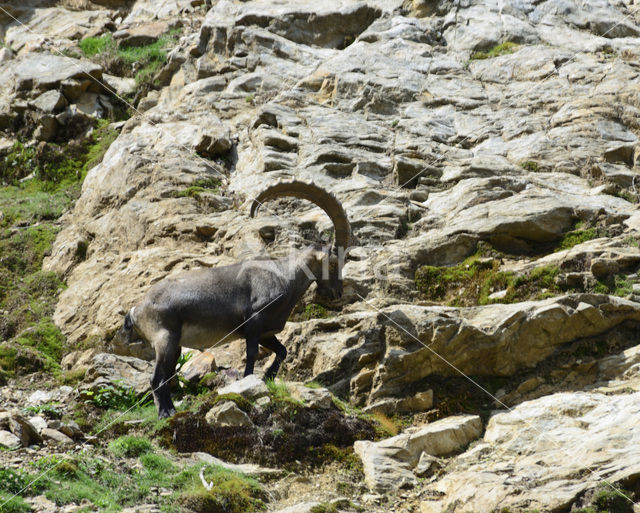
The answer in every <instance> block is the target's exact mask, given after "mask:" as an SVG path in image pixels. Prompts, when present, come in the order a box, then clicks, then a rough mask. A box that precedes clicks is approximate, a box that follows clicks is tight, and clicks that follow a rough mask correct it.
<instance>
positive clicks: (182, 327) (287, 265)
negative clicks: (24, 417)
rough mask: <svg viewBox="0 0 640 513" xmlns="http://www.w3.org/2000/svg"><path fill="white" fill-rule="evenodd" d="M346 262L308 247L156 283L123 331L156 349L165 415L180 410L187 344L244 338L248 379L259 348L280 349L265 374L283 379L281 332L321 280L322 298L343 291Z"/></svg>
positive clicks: (157, 394) (158, 397) (159, 401)
mask: <svg viewBox="0 0 640 513" xmlns="http://www.w3.org/2000/svg"><path fill="white" fill-rule="evenodd" d="M338 264H339V263H338V262H337V257H336V256H335V255H334V251H332V250H331V249H321V248H317V247H308V248H306V249H304V250H302V251H299V252H296V253H295V254H294V256H293V257H292V258H287V259H280V260H267V259H256V260H247V261H244V262H240V263H238V264H233V265H229V266H224V267H216V268H207V269H201V270H194V271H190V272H187V273H183V274H180V275H177V276H175V277H171V278H167V279H165V280H162V281H160V282H159V283H157V284H156V285H154V286H153V287H152V288H151V289H150V290H149V291H148V292H147V294H146V295H145V296H144V298H143V299H142V300H141V301H140V302H139V303H138V304H137V305H136V306H135V308H133V309H131V311H130V312H129V313H128V314H127V315H126V316H125V320H124V326H123V328H122V330H121V336H122V337H123V338H127V339H128V340H132V339H133V338H135V337H136V336H139V337H141V338H143V339H144V340H146V341H147V342H149V343H150V344H151V345H152V346H153V347H154V349H155V351H156V365H155V369H154V373H153V378H152V380H151V385H152V387H153V391H154V392H153V395H154V401H155V403H156V406H157V408H158V415H159V417H160V418H162V417H167V416H170V415H172V414H174V413H175V409H174V407H173V403H172V401H171V396H170V393H169V387H168V381H169V380H170V379H171V377H172V376H173V374H174V372H175V368H176V363H177V361H178V357H179V355H180V346H183V347H189V348H195V349H200V350H204V349H207V348H209V347H211V346H213V345H216V344H218V343H221V342H224V343H227V342H230V341H232V340H235V339H238V338H244V339H245V340H246V344H247V362H246V367H245V371H244V374H245V376H247V375H249V374H252V373H253V368H254V363H255V359H256V356H257V353H258V345H263V346H264V347H266V348H268V349H270V350H271V351H273V352H275V353H276V359H275V361H274V363H273V365H272V366H271V367H270V368H269V369H268V370H267V373H266V375H265V377H266V378H273V377H275V375H276V373H277V372H278V369H279V368H280V364H281V363H282V361H283V360H284V358H285V357H286V354H287V351H286V349H285V348H284V346H283V345H282V344H281V343H280V342H279V341H278V339H277V338H276V337H275V335H276V334H277V333H278V332H280V331H281V330H282V329H283V328H284V325H285V323H286V322H287V319H288V318H289V315H290V313H291V311H292V310H293V308H294V306H295V305H296V303H298V301H299V300H300V299H301V297H302V296H303V294H304V293H305V291H306V290H307V289H308V288H309V286H310V285H311V283H313V282H314V281H315V282H317V284H318V294H319V295H321V296H324V297H327V298H331V299H336V298H338V297H340V296H341V295H342V281H341V276H340V271H341V266H340V265H338Z"/></svg>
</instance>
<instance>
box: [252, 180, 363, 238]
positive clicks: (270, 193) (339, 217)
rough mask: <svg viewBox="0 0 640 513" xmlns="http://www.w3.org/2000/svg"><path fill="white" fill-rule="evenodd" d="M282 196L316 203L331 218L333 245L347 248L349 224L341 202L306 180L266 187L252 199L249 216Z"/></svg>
mask: <svg viewBox="0 0 640 513" xmlns="http://www.w3.org/2000/svg"><path fill="white" fill-rule="evenodd" d="M283 196H293V197H294V198H300V199H305V200H307V201H310V202H312V203H315V204H316V205H318V206H319V207H320V208H321V209H322V210H324V211H325V212H326V214H327V215H328V216H329V217H330V218H331V221H332V222H333V227H334V229H335V232H336V235H335V245H336V246H337V247H342V248H345V249H346V248H348V247H349V245H350V244H351V243H352V239H351V225H350V224H349V219H348V218H347V214H346V212H345V211H344V208H342V204H341V203H340V202H339V201H338V199H337V198H336V197H335V196H334V195H333V194H331V193H330V192H327V191H325V190H324V189H322V188H321V187H318V186H317V185H314V184H312V183H307V182H299V181H295V180H294V181H292V182H278V183H276V184H275V185H272V186H270V187H267V188H266V189H265V190H264V191H262V192H261V193H260V194H258V196H257V197H256V198H255V199H254V200H253V203H252V204H251V217H254V216H255V215H256V214H257V212H258V210H259V208H260V206H261V205H262V204H263V203H264V202H265V201H268V200H271V199H275V198H281V197H283Z"/></svg>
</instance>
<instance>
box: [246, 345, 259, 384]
mask: <svg viewBox="0 0 640 513" xmlns="http://www.w3.org/2000/svg"><path fill="white" fill-rule="evenodd" d="M246 340H247V364H246V366H245V368H244V375H245V377H247V376H249V375H251V374H253V367H254V366H255V363H256V358H257V357H258V337H256V336H247V338H246Z"/></svg>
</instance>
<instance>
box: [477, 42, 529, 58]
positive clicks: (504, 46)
mask: <svg viewBox="0 0 640 513" xmlns="http://www.w3.org/2000/svg"><path fill="white" fill-rule="evenodd" d="M519 46H520V45H518V44H516V43H512V42H510V41H507V42H505V43H500V44H499V45H495V46H494V47H492V48H490V49H489V50H487V51H486V52H474V53H473V54H472V55H471V60H479V59H493V58H494V57H499V56H500V55H507V54H510V53H513V52H515V51H516V50H517V49H518V47H519Z"/></svg>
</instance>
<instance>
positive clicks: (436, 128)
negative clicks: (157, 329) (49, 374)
mask: <svg viewBox="0 0 640 513" xmlns="http://www.w3.org/2000/svg"><path fill="white" fill-rule="evenodd" d="M104 4H107V5H104ZM0 5H1V6H2V7H3V9H6V11H5V14H4V17H3V18H1V21H2V23H3V24H4V25H3V28H2V31H0V34H2V35H3V37H4V43H5V45H6V46H7V47H8V48H9V49H7V48H5V49H3V50H1V52H2V54H1V55H0V61H2V68H3V73H2V77H0V99H1V100H2V101H1V103H0V105H2V110H1V111H0V128H2V129H4V134H5V135H4V138H2V139H0V148H2V147H3V145H4V147H5V148H6V147H9V146H10V145H11V143H12V140H13V138H14V137H16V136H17V135H16V134H18V135H20V134H28V135H29V136H30V137H31V136H33V137H35V138H36V139H39V140H44V141H54V142H56V141H62V142H64V141H67V140H69V138H72V137H74V136H75V134H74V130H76V129H82V128H83V127H84V126H85V125H86V119H87V118H89V119H90V118H95V117H104V116H108V113H109V112H113V111H115V110H116V108H117V104H118V100H117V99H116V98H115V97H114V95H113V91H114V90H115V91H116V92H118V93H119V95H120V96H122V97H124V98H125V99H129V100H131V101H135V102H136V108H137V112H135V113H134V115H133V116H132V117H131V118H130V119H129V120H128V121H126V123H124V125H123V126H121V124H118V125H117V126H118V129H119V130H120V135H119V136H118V138H117V139H116V140H115V142H114V143H113V144H112V145H111V146H110V148H109V150H108V151H107V153H106V155H105V156H104V159H103V160H102V162H101V163H100V164H99V165H97V166H95V167H94V168H92V169H91V170H90V171H89V173H88V175H87V177H86V179H85V181H84V184H83V190H82V195H81V196H80V198H79V200H78V201H77V203H76V205H75V208H74V209H73V210H72V211H70V212H69V213H68V214H67V215H66V217H65V218H64V222H65V228H64V230H63V231H62V232H61V233H60V234H59V236H58V238H57V240H56V242H55V244H54V247H53V250H52V252H51V255H50V256H49V257H48V258H47V259H46V261H45V269H46V270H50V271H55V272H56V273H59V274H60V275H61V276H62V277H64V280H65V281H66V283H67V285H68V287H67V288H66V290H64V291H63V292H62V293H61V296H60V299H59V302H58V304H57V308H56V312H55V316H54V319H55V322H56V324H57V325H58V326H59V327H60V328H61V329H62V331H63V333H64V334H65V335H66V337H67V340H68V343H69V348H75V347H84V346H88V345H93V344H98V345H103V344H105V343H109V342H111V339H112V337H113V334H114V332H115V330H116V329H117V328H118V327H119V325H120V323H121V322H122V316H123V314H124V313H125V312H126V311H127V310H128V309H129V308H130V307H131V306H132V305H133V304H134V303H135V301H136V300H137V299H138V298H140V297H141V296H142V295H143V294H144V292H145V291H146V290H147V289H148V287H149V286H150V285H151V284H152V283H154V282H156V281H158V280H159V279H161V278H163V277H165V276H168V275H171V274H174V273H178V272H181V271H183V270H185V269H192V268H196V267H201V266H217V265H223V264H225V263H229V262H232V261H235V260H238V259H241V258H245V257H247V256H254V255H256V254H263V253H268V254H270V255H282V254H285V253H286V251H287V249H288V248H289V247H290V246H291V245H295V246H300V245H303V244H304V243H305V242H306V241H322V240H328V237H329V234H328V232H327V230H328V228H330V223H329V220H328V219H327V218H326V217H325V216H324V214H323V213H322V212H321V211H320V210H319V209H317V208H311V207H310V206H309V205H308V204H306V203H304V202H298V201H295V202H294V201H289V202H275V203H273V204H270V205H268V207H269V208H268V210H267V209H263V210H264V211H263V212H262V213H261V215H260V216H259V217H258V218H256V219H251V218H250V217H249V215H248V208H247V203H248V202H250V200H251V199H252V198H253V197H254V196H255V195H256V194H257V193H258V192H259V191H260V189H261V188H263V187H264V186H265V185H268V184H271V183H273V182H275V181H277V180H279V179H282V178H289V177H296V178H300V179H306V180H312V181H314V182H315V183H317V184H319V185H321V186H323V187H326V188H327V189H329V190H331V191H332V192H333V193H334V194H336V196H337V197H338V198H339V199H340V200H341V201H342V202H343V204H344V206H345V209H346V211H347V213H348V215H349V218H350V220H351V222H352V225H353V229H354V233H355V236H356V238H357V241H358V246H357V247H356V248H354V249H353V251H352V252H351V256H350V260H349V262H348V263H347V265H346V267H345V272H344V275H345V288H346V291H345V292H346V294H345V295H346V301H345V302H344V304H342V305H325V306H326V307H327V308H328V309H326V310H325V309H321V310H319V311H320V313H321V314H322V315H319V317H324V318H318V319H311V320H303V321H300V322H292V323H290V324H289V325H288V326H287V328H286V330H285V332H284V333H283V334H282V341H283V343H285V345H287V347H288V348H289V349H290V353H289V354H290V358H289V361H288V362H286V365H285V366H284V368H283V371H284V372H285V373H286V374H287V375H288V376H290V377H295V378H296V379H298V380H309V381H310V380H317V381H320V382H321V383H323V384H325V385H327V386H328V387H329V389H330V390H331V391H332V392H334V393H336V394H339V395H340V396H342V397H344V398H348V399H349V400H350V401H351V402H352V403H354V404H356V405H358V406H360V407H362V408H364V409H365V410H367V411H382V412H384V413H386V414H388V415H393V414H407V415H411V414H415V416H414V417H413V423H414V424H416V425H418V424H419V423H420V422H426V421H428V420H435V419H438V418H441V417H446V416H447V415H449V414H457V413H463V412H464V413H470V414H479V415H480V419H481V421H482V422H483V423H484V424H483V425H484V426H485V427H486V431H485V434H484V438H483V440H482V441H481V442H480V443H479V444H478V445H476V446H474V447H473V448H472V449H471V450H470V451H467V452H465V453H464V454H462V455H460V456H458V457H456V458H455V459H453V460H451V461H450V462H449V463H448V464H447V466H446V467H444V469H439V470H437V471H436V470H434V469H435V468H436V467H437V466H438V465H436V466H434V467H433V469H432V470H430V471H429V470H428V469H429V465H427V464H426V463H424V464H423V465H422V466H420V463H419V461H421V454H422V453H424V454H425V455H427V456H429V455H430V456H431V457H434V458H436V457H437V458H440V457H442V456H443V455H444V456H447V457H448V456H450V455H451V454H450V453H452V452H455V451H454V450H451V451H449V452H446V451H445V453H437V454H429V451H428V450H426V449H424V448H422V449H420V450H418V449H415V448H414V452H415V451H418V452H417V453H415V454H412V456H411V458H409V461H410V462H411V464H409V463H407V461H408V460H407V456H406V454H405V453H402V451H401V450H399V451H400V453H402V454H401V455H400V456H398V455H397V454H388V453H389V451H388V450H386V449H385V451H386V453H385V456H384V458H385V459H384V462H383V465H387V466H386V467H383V468H387V469H392V468H394V465H395V464H401V465H402V466H403V468H402V472H401V473H402V475H403V476H404V478H398V483H397V484H398V485H399V484H401V483H405V484H406V483H411V484H412V485H414V486H417V487H418V488H417V489H418V491H419V493H420V494H422V495H421V496H423V498H424V497H426V498H424V500H422V502H420V501H417V502H415V501H414V502H411V501H404V502H403V501H400V502H399V503H398V507H399V508H401V509H402V508H407V509H410V508H422V511H445V510H446V511H452V512H453V511H455V512H458V511H460V512H462V511H472V510H473V511H491V510H494V509H498V508H500V507H503V506H505V507H510V508H512V509H513V510H526V509H531V510H535V509H538V510H541V511H546V510H549V511H566V510H568V509H570V508H571V507H572V506H575V507H576V508H578V507H580V506H583V505H586V504H587V503H588V499H589V497H591V496H592V495H593V493H594V492H593V491H594V490H595V489H596V488H597V487H598V486H600V485H602V483H603V480H606V482H607V483H609V482H610V483H612V484H616V486H624V487H625V490H626V491H627V492H626V493H627V494H629V495H630V494H631V493H632V492H633V491H634V487H636V486H637V477H638V476H640V471H639V470H638V468H637V463H636V460H637V454H635V452H634V451H636V446H637V443H634V441H636V442H637V434H636V433H634V432H633V428H632V426H634V425H635V423H637V418H638V417H637V415H638V411H637V410H638V404H640V403H639V402H638V401H640V399H639V396H638V386H637V381H636V379H635V373H634V372H635V371H633V370H632V369H635V367H634V365H636V363H635V360H634V358H636V357H635V356H634V355H635V353H634V352H633V351H634V348H635V346H637V344H638V321H639V320H640V303H638V302H636V296H635V295H634V292H636V291H638V290H639V289H640V278H638V275H637V270H638V267H639V266H640V249H639V241H640V215H639V214H638V211H637V202H638V198H639V195H638V190H637V180H636V174H637V158H636V153H635V152H636V149H637V145H638V139H637V137H638V133H639V130H640V126H639V125H638V121H637V119H638V113H639V110H638V109H639V106H640V104H639V98H640V96H639V93H640V87H639V76H640V64H639V57H640V25H639V24H638V16H639V15H638V14H636V12H637V8H636V6H635V5H633V4H632V3H629V2H625V1H621V2H600V1H586V2H581V3H578V2H571V1H569V2H560V1H556V0H546V1H542V2H528V1H518V2H515V1H513V2H510V1H508V2H500V3H492V2H486V1H483V0H478V1H472V2H466V3H457V4H456V3H453V2H448V1H444V0H443V1H440V2H431V1H429V2H427V1H421V0H414V1H413V2H410V1H408V0H407V1H404V2H402V1H401V0H397V1H394V2H382V1H375V0H365V1H361V2H355V1H348V0H330V1H327V2H324V3H323V4H322V6H321V7H318V5H316V4H314V3H311V2H308V1H306V0H298V1H295V2H265V1H258V0H251V1H246V2H240V1H231V0H229V1H227V0H219V1H216V2H212V3H208V2H205V3H200V2H192V1H189V2H187V1H184V2H183V1H163V2H150V1H145V0H138V1H136V2H133V3H128V2H113V3H110V2H97V3H96V4H88V3H87V4H86V5H85V4H83V5H81V6H80V4H79V3H78V4H77V5H73V3H71V2H68V3H60V4H56V3H55V2H51V5H50V6H48V7H40V6H39V7H30V6H29V4H28V3H27V4H25V5H24V6H22V7H20V8H17V7H15V6H13V7H8V6H6V5H5V4H0ZM79 6H80V7H82V8H81V9H78V7H79ZM10 14H11V15H12V16H16V17H18V18H19V20H20V22H21V23H24V24H25V25H21V23H17V22H15V21H13V20H12V19H11V18H10V16H9V15H10ZM51 20H57V21H56V22H55V23H54V22H51ZM171 31H177V32H176V33H175V39H174V42H173V44H174V48H173V49H171V51H170V52H169V54H168V58H167V59H166V62H165V63H163V67H162V68H161V69H158V70H156V75H155V78H154V80H155V83H154V84H155V85H154V86H153V87H145V88H141V89H139V90H138V91H137V92H136V90H135V84H132V83H131V81H130V80H129V81H127V80H126V79H127V78H129V79H131V78H133V76H134V74H135V73H133V72H131V71H130V70H127V73H123V72H121V73H120V75H123V76H124V75H127V76H125V77H124V79H123V78H122V76H121V77H117V76H113V75H112V74H111V73H109V71H111V72H115V71H116V70H114V69H107V68H108V66H109V63H108V62H107V61H106V60H105V61H104V62H100V59H97V58H94V59H93V61H89V60H87V59H86V58H82V59H80V58H75V57H72V58H69V57H66V56H63V55H60V54H58V53H56V51H63V50H64V52H66V54H67V55H72V56H74V55H75V56H76V57H79V56H80V53H79V50H78V44H79V43H78V41H80V40H81V38H86V37H98V36H102V35H103V34H107V33H109V34H112V37H113V39H114V40H116V41H128V42H129V43H131V42H135V41H142V43H137V42H136V43H135V44H148V43H150V42H152V41H156V40H158V38H159V37H160V35H161V34H165V33H170V32H171ZM136 38H137V39H136ZM145 38H146V39H145ZM120 44H123V43H120ZM132 69H135V66H134V68H132ZM120 71H122V70H120ZM105 84H106V85H105ZM83 123H85V124H83ZM21 131H22V132H21ZM6 141H8V142H6ZM620 296H621V297H620ZM314 300H315V299H314V297H313V292H310V293H309V294H308V295H307V297H306V300H305V304H306V305H311V304H312V303H313V302H314ZM300 309H301V311H305V305H301V307H300ZM317 311H318V310H316V312H317ZM303 313H304V312H303ZM301 318H304V315H302V316H299V317H298V319H301ZM625 351H626V352H625ZM629 351H631V353H629ZM214 353H215V356H216V361H217V363H218V364H220V365H225V366H231V367H240V366H241V358H242V344H241V343H236V344H232V345H231V346H229V347H226V348H223V349H216V350H214ZM137 354H138V355H139V353H137ZM611 362H615V363H611ZM621 362H622V363H621ZM625 362H626V363H625ZM464 376H471V379H472V381H469V380H467V379H466V378H465V377H464ZM612 380H613V381H612ZM610 382H611V383H613V384H611V383H610ZM603 387H604V388H603ZM612 387H613V388H612ZM505 408H509V409H508V410H507V411H506V412H501V413H494V412H492V410H493V409H501V410H502V409H505ZM510 408H513V409H510ZM612 418H615V419H616V422H612V420H611V419H612ZM623 426H629V429H628V430H626V431H625V429H624V428H623ZM483 429H484V428H483ZM541 433H545V434H546V438H545V439H540V438H539V436H540V434H541ZM479 434H480V433H479V432H478V433H477V435H479ZM399 436H401V437H402V436H404V435H403V434H401V435H399ZM406 436H407V437H409V438H410V437H411V436H412V435H411V434H410V433H407V434H406ZM634 437H635V439H634ZM405 438H406V437H405ZM403 440H405V439H403ZM581 440H589V443H582V442H581ZM469 441H470V439H467V438H465V439H464V443H468V442H469ZM405 442H406V440H405V441H404V442H403V443H405ZM392 443H395V442H392ZM406 443H408V442H406ZM464 443H462V444H461V445H460V446H459V447H461V446H462V445H464ZM394 447H396V446H395V445H394ZM420 447H421V446H420ZM459 447H457V449H456V450H458V449H459ZM383 449H384V447H383ZM387 449H388V447H387ZM396 449H397V447H396ZM372 450H373V449H371V448H369V449H368V451H369V452H368V453H367V451H364V450H362V451H360V452H361V453H362V454H363V455H364V454H365V453H367V454H370V453H371V451H372ZM402 450H404V451H405V452H406V451H407V450H408V449H407V448H406V447H404V448H402ZM383 452H384V451H383ZM391 452H393V451H391ZM578 452H579V456H575V455H576V453H578ZM617 454H624V457H623V458H618V457H617V456H616V455H617ZM568 455H572V456H575V458H571V459H572V461H571V463H570V464H569V463H567V464H565V463H562V464H559V463H558V462H559V461H560V462H564V461H565V460H567V458H568V457H569V456H568ZM425 458H426V456H425ZM363 459H364V462H365V475H366V476H367V484H368V485H369V486H371V487H372V488H373V489H374V490H379V489H382V490H388V489H389V488H388V486H387V484H388V483H386V481H384V480H383V481H384V482H385V483H386V484H384V485H382V488H380V485H379V483H378V482H377V481H376V479H375V475H377V474H379V471H378V472H376V470H375V468H372V469H369V468H368V467H367V465H368V464H369V463H370V464H371V465H374V462H375V461H378V460H376V458H373V457H372V458H367V457H365V456H363ZM427 459H428V458H427ZM488 460H491V464H492V466H491V467H490V468H487V466H486V463H487V461H488ZM574 460H575V461H574ZM425 461H426V460H425ZM439 461H440V460H439ZM367 462H369V463H367ZM394 462H395V463H394ZM440 463H442V462H441V461H440ZM440 463H439V465H440ZM416 466H417V467H420V472H417V471H416V470H415V469H416V468H417V467H416ZM374 467H375V465H374ZM423 467H424V468H423ZM425 468H426V469H427V470H424V469H425ZM369 471H370V472H369ZM389 472H391V470H389ZM414 472H417V473H418V474H420V475H432V476H433V477H430V478H429V480H430V481H429V482H424V481H416V479H415V476H414ZM430 473H431V474H430ZM372 476H373V477H372ZM392 481H393V480H392ZM391 488H394V487H393V486H391ZM627 505H628V506H629V507H630V503H629V504H627ZM625 511H626V510H625Z"/></svg>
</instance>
